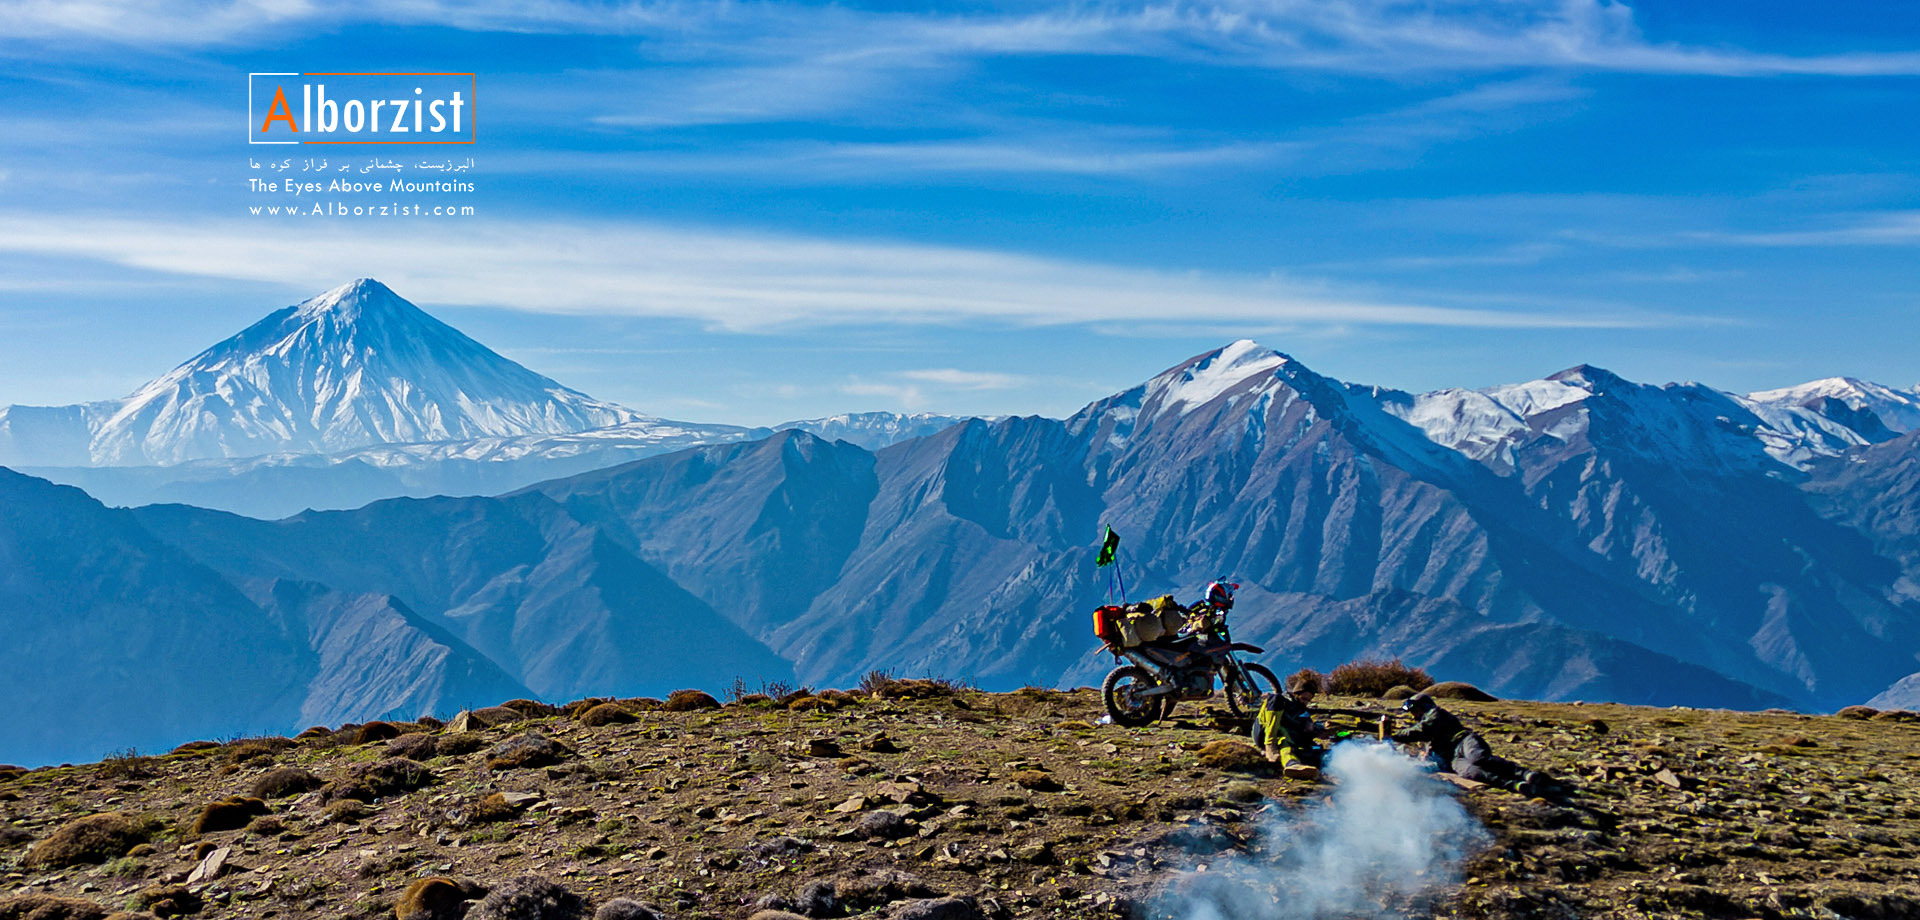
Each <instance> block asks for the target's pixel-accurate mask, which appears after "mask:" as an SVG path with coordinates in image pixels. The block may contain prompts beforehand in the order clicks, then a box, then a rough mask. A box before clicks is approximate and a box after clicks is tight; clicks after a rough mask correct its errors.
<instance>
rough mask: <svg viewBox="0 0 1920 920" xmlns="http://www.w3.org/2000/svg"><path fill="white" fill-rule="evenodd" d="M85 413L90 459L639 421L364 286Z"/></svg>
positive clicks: (313, 302)
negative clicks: (91, 422)
mask: <svg viewBox="0 0 1920 920" xmlns="http://www.w3.org/2000/svg"><path fill="white" fill-rule="evenodd" d="M103 408H105V409H107V410H110V411H106V412H104V413H101V414H99V415H96V417H95V418H96V426H95V430H94V432H93V438H92V445H91V454H92V456H93V459H94V462H95V463H97V464H102V465H130V464H150V463H160V464H167V463H179V462H183V461H188V460H198V459H215V458H228V457H247V456H254V455H258V454H265V453H274V452H285V451H314V452H328V451H339V450H347V449H352V448H357V447H366V446H370V445H376V444H399V443H417V442H431V441H447V440H456V439H467V438H481V437H516V436H522V435H534V434H562V433H570V432H577V431H584V430H587V429H591V428H600V427H605V426H609V425H618V424H623V423H626V422H631V421H635V420H643V419H645V418H646V417H645V416H642V415H640V414H639V413H636V412H633V411H632V410H630V409H626V408H623V407H621V406H617V405H614V404H612V403H607V402H601V401H599V400H596V399H593V398H591V397H589V396H587V395H586V394H584V393H580V392H578V391H575V390H571V389H568V388H566V387H564V386H561V385H560V384H558V383H556V382H554V381H553V380H550V379H548V378H546V377H544V376H541V375H540V374H537V373H534V372H533V371H530V370H528V369H526V368H525V367H522V366H520V365H519V364H516V363H514V362H512V361H510V360H508V359H506V358H504V357H502V356H500V355H499V354H498V353H496V352H494V351H493V350H492V349H489V348H487V347H486V346H485V345H482V344H480V343H479V342H476V341H474V340H473V339H471V338H469V337H468V336H466V335H465V334H464V333H461V332H460V331H459V330H457V329H454V328H453V327H452V326H449V325H447V324H445V323H443V322H440V321H439V320H437V319H435V318H433V317H432V316H430V315H428V314H427V313H426V312H425V311H423V310H421V309H420V308H418V307H416V306H414V305H413V304H411V303H408V302H407V301H406V300H405V299H403V298H401V297H400V296H399V295H398V294H395V293H394V292H393V291H392V290H391V289H389V288H388V287H387V286H386V285H384V284H381V283H380V282H378V281H375V280H373V279H371V278H362V279H359V280H356V281H353V282H350V283H348V284H344V285H341V286H339V287H337V288H334V289H332V290H330V291H327V292H326V293H324V294H321V295H319V296H317V297H314V298H312V299H310V300H307V301H305V302H302V303H299V304H295V305H294V306H291V307H286V308H284V309H281V310H278V311H276V312H274V313H272V314H270V315H269V316H267V317H266V318H265V319H262V320H260V321H259V322H257V323H254V324H253V325H252V326H249V327H247V328H246V329H245V330H243V331H241V332H240V333H239V334H238V335H235V336H233V337H232V338H229V339H227V340H225V341H223V342H220V343H219V344H216V345H214V346H213V347H211V348H209V349H207V350H206V351H204V352H201V353H200V354H199V355H197V356H195V357H194V358H193V359H192V360H190V361H188V362H187V363H185V364H182V365H180V366H179V367H177V368H175V369H174V370H172V371H171V372H169V373H167V374H165V375H164V376H162V377H160V378H158V379H156V380H154V381H153V382H151V383H149V384H147V385H146V386H144V387H141V388H140V389H139V390H138V391H136V392H134V393H133V395H131V396H129V397H127V398H126V399H124V400H121V401H119V402H118V403H117V404H112V403H109V404H105V406H104V407H103Z"/></svg>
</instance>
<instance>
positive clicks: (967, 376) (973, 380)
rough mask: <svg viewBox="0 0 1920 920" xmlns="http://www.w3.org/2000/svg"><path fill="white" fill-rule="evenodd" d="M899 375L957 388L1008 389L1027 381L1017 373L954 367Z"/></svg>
mask: <svg viewBox="0 0 1920 920" xmlns="http://www.w3.org/2000/svg"><path fill="white" fill-rule="evenodd" d="M900 376H902V377H905V378H906V379H908V380H917V381H920V382H922V383H936V384H940V385H941V386H946V387H952V388H954V389H957V390H1010V389H1012V388H1014V387H1017V386H1022V385H1024V384H1025V383H1026V382H1027V379H1026V378H1025V377H1022V376H1019V375H1017V374H997V373H991V372H987V371H968V370H961V369H959V368H954V367H930V368H924V369H921V370H911V371H901V372H900Z"/></svg>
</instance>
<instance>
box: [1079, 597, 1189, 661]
mask: <svg viewBox="0 0 1920 920" xmlns="http://www.w3.org/2000/svg"><path fill="white" fill-rule="evenodd" d="M1186 622H1187V611H1186V608H1184V607H1181V606H1180V604H1179V603H1177V602H1175V601H1174V599H1173V595H1171V594H1169V595H1166V596H1164V597H1161V598H1159V599H1158V600H1155V601H1152V602H1150V603H1147V602H1143V603H1138V604H1128V605H1126V606H1124V607H1123V606H1120V605H1117V604H1109V605H1107V606H1104V607H1100V608H1098V609H1096V610H1094V611H1093V634H1094V635H1095V636H1097V637H1098V638H1099V639H1100V641H1101V642H1104V643H1106V644H1108V645H1110V646H1116V647H1119V648H1134V647H1136V646H1140V645H1145V644H1146V643H1148V642H1153V641H1156V640H1159V639H1164V638H1167V637H1170V636H1175V635H1178V634H1179V633H1180V630H1181V629H1182V628H1183V627H1184V626H1186Z"/></svg>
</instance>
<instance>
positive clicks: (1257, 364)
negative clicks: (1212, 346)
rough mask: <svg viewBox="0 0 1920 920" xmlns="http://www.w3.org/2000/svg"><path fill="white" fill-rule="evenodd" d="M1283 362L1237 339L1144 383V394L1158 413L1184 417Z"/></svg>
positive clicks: (1278, 355) (1284, 358) (1275, 354)
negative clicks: (1147, 395) (1154, 405)
mask: <svg viewBox="0 0 1920 920" xmlns="http://www.w3.org/2000/svg"><path fill="white" fill-rule="evenodd" d="M1286 363H1287V356H1286V355H1283V354H1281V353H1279V352H1277V351H1274V350H1272V349H1270V348H1262V347H1261V346H1260V343H1258V342H1255V341H1253V340H1252V339H1241V340H1239V341H1237V342H1234V343H1233V344H1231V345H1228V346H1227V347H1225V348H1222V349H1220V350H1219V351H1215V352H1209V353H1207V354H1204V355H1201V356H1200V357H1198V358H1195V359H1193V360H1192V361H1189V362H1187V363H1186V364H1182V365H1181V366H1179V367H1176V368H1174V369H1173V370H1170V371H1167V372H1166V373H1164V374H1161V375H1160V376H1158V377H1155V378H1153V380H1151V381H1149V382H1148V384H1147V391H1148V392H1149V393H1151V394H1153V398H1154V399H1155V401H1156V402H1157V404H1158V407H1159V413H1162V414H1164V413H1168V412H1176V413H1177V414H1179V415H1186V414H1188V413H1190V412H1192V411H1193V410H1195V409H1198V408H1200V407H1201V406H1204V405H1206V404H1207V403H1210V402H1212V401H1214V400H1215V399H1218V398H1220V397H1221V396H1223V395H1225V394H1226V393H1227V391H1229V390H1231V389H1233V388H1234V387H1236V386H1238V385H1239V384H1240V383H1242V382H1244V381H1245V380H1247V378H1249V377H1253V376H1255V375H1257V374H1264V373H1267V372H1270V371H1273V370H1276V369H1278V368H1279V367H1281V366H1282V365H1284V364H1286Z"/></svg>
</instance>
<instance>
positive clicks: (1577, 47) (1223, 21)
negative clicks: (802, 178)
mask: <svg viewBox="0 0 1920 920" xmlns="http://www.w3.org/2000/svg"><path fill="white" fill-rule="evenodd" d="M352 23H391V24H400V25H434V26H445V27H451V28H458V29H465V30H470V31H480V32H568V33H590V34H604V35H637V36H647V37H649V38H651V39H655V40H659V41H660V42H661V43H662V44H663V45H664V47H662V48H660V49H658V50H656V51H654V52H653V53H655V54H658V55H661V56H665V57H671V58H679V59H683V60H685V59H707V60H712V59H714V58H715V57H718V56H731V57H733V58H734V59H736V60H743V61H744V60H747V59H758V60H759V61H761V62H762V65H763V66H766V65H767V64H768V62H772V61H779V60H786V61H788V62H793V63H797V62H810V63H811V64H815V65H830V66H834V67H839V68H841V69H848V68H853V69H859V68H861V67H862V66H863V65H874V66H877V68H878V69H892V68H897V67H900V66H907V65H909V64H911V63H913V62H920V63H922V64H924V63H925V62H927V61H930V60H940V59H943V58H970V57H983V56H992V55H1022V54H1026V55H1032V54H1118V55H1147V56H1161V57H1176V58H1182V59H1192V60H1209V61H1214V62H1219V63H1227V64H1238V65H1243V66H1257V67H1267V68H1277V69H1292V70H1326V71H1342V72H1361V73H1405V72H1410V71H1423V70H1427V71H1430V70H1450V71H1470V72H1492V71H1498V70H1505V69H1511V68H1553V69H1580V70H1601V71H1618V72H1634V73H1660V74H1699V75H1709V76H1723V77H1750V76H1779V75H1822V76H1838V77H1845V76H1886V75H1914V74H1920V51H1915V52H1848V53H1839V54H1786V53H1778V52H1768V51H1757V50H1749V49H1742V48H1727V47H1697V46H1691V45H1687V44H1683V43H1677V42H1661V41H1655V40H1650V39H1648V38H1647V37H1646V36H1645V35H1644V34H1643V32H1642V30H1641V29H1640V27H1639V25H1638V23H1637V22H1636V21H1635V18H1634V12H1633V9H1632V7H1630V6H1628V5H1626V4H1624V3H1618V2H1612V0H1515V2H1505V3H1486V4H1444V5H1433V4H1425V3H1410V2H1405V0H1322V2H1311V3H1306V2H1274V0H1225V2H1174V3H1146V2H1135V3H1097V4H1091V5H1088V4H1066V3H1058V4H1055V5H1052V6H1040V7H1034V6H1028V5H1021V6H1011V5H1010V6H1008V7H1006V8H1000V9H996V8H994V7H991V6H985V7H971V8H969V9H968V10H967V11H966V12H963V13H939V12H910V13H895V12H882V11H873V10H855V9H851V8H847V7H842V6H837V5H797V4H773V3H740V2H729V0H711V2H675V0H642V2H612V3H609V2H599V0H544V2H532V3H520V2H506V0H460V2H452V0H439V2H436V0H402V2H371V0H345V2H338V3H318V2H312V0H9V2H5V3H0V35H4V36H7V37H12V38H28V39H50V38H56V39H57V38H73V37H85V38H96V39H101V40H105V41H113V42H121V43H127V44H136V45H184V46H204V45H232V44H241V45H244V44H249V43H257V42H259V41H260V40H261V37H262V36H267V35H271V34H273V31H272V30H273V29H275V28H281V27H288V26H305V27H316V28H330V27H338V26H342V25H347V24H352ZM876 62H877V64H876ZM789 75H790V76H791V75H792V74H791V72H790V73H789ZM755 82H757V81H755ZM722 95H724V93H723V94H722Z"/></svg>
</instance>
